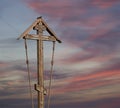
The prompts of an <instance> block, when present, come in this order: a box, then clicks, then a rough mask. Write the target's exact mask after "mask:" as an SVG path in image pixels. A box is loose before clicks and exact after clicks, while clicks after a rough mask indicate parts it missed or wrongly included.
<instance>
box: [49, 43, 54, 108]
mask: <svg viewBox="0 0 120 108" xmlns="http://www.w3.org/2000/svg"><path fill="white" fill-rule="evenodd" d="M54 52H55V41H53V50H52V60H51V70H50V81H49V88H48V102H47V104H48V106H47V107H48V108H49V107H50V98H51V86H52V74H53V66H54Z"/></svg>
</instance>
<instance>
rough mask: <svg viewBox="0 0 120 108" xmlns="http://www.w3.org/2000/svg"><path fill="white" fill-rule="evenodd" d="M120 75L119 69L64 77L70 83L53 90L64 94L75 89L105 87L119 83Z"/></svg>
mask: <svg viewBox="0 0 120 108" xmlns="http://www.w3.org/2000/svg"><path fill="white" fill-rule="evenodd" d="M114 77H116V79H114ZM118 77H120V72H119V70H114V71H103V72H98V73H92V74H88V75H83V76H82V75H81V76H74V77H72V78H68V79H66V80H65V79H64V81H65V82H68V85H65V86H63V87H59V88H54V89H53V92H54V93H56V94H61V93H62V94H63V93H68V92H73V91H80V90H87V89H88V90H89V89H95V88H96V87H104V86H109V85H113V84H118V83H120V80H118ZM112 78H113V79H112ZM106 79H109V80H106Z"/></svg>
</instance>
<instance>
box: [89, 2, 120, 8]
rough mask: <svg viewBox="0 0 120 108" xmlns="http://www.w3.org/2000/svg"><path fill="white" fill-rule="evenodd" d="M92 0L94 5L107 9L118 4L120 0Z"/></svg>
mask: <svg viewBox="0 0 120 108" xmlns="http://www.w3.org/2000/svg"><path fill="white" fill-rule="evenodd" d="M91 2H92V4H93V5H94V6H97V7H99V8H101V9H106V8H110V7H112V6H113V5H114V4H117V3H118V2H119V0H92V1H91Z"/></svg>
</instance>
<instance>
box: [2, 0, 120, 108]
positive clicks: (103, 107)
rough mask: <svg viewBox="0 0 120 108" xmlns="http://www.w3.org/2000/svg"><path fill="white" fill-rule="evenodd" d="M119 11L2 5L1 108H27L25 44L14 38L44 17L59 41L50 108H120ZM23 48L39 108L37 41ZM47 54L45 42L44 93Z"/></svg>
mask: <svg viewBox="0 0 120 108" xmlns="http://www.w3.org/2000/svg"><path fill="white" fill-rule="evenodd" d="M119 11H120V1H119V0H0V107H1V108H21V107H22V108H27V107H31V100H30V96H29V87H28V73H27V69H26V63H25V49H24V41H23V40H22V39H21V40H17V38H18V37H19V36H20V35H21V34H22V33H23V32H24V31H25V30H26V29H27V28H28V27H29V26H30V25H31V24H32V22H34V21H35V20H36V18H37V17H39V16H42V18H43V19H44V20H45V21H46V22H47V24H48V25H49V27H50V28H51V29H52V30H53V31H54V32H55V33H56V34H57V37H58V38H59V39H60V40H61V41H62V43H61V44H59V43H57V42H56V48H55V62H54V72H53V80H52V91H51V104H50V108H53V107H54V108H73V107H74V108H120V65H119V64H120V12H119ZM27 43H28V52H29V53H28V54H29V61H30V72H31V82H32V93H33V97H34V104H35V108H37V100H36V99H37V93H36V91H35V90H34V84H36V83H37V65H36V60H37V58H36V41H33V40H29V41H27ZM51 53H52V42H44V80H45V81H44V83H45V87H46V88H48V83H49V73H50V60H51ZM46 100H47V96H45V106H46V104H47V102H46ZM46 108H47V107H46Z"/></svg>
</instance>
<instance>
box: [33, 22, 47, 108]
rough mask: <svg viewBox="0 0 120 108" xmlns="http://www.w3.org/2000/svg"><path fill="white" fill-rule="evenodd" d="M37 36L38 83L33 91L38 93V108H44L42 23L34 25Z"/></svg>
mask: <svg viewBox="0 0 120 108" xmlns="http://www.w3.org/2000/svg"><path fill="white" fill-rule="evenodd" d="M35 29H36V30H37V35H38V36H39V39H38V40H37V74H38V75H37V77H38V83H37V84H36V85H35V89H36V90H37V92H38V108H44V72H43V71H44V63H43V62H44V61H43V39H42V36H43V31H44V30H45V29H46V28H45V26H43V25H42V23H39V24H38V25H36V27H35Z"/></svg>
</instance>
